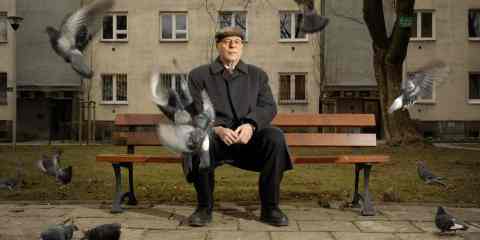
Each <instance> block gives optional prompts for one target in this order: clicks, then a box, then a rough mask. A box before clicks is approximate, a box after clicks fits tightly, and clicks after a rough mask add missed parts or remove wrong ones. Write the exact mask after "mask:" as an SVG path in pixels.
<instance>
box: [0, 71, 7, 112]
mask: <svg viewBox="0 0 480 240" xmlns="http://www.w3.org/2000/svg"><path fill="white" fill-rule="evenodd" d="M6 104H7V73H6V72H0V105H6Z"/></svg>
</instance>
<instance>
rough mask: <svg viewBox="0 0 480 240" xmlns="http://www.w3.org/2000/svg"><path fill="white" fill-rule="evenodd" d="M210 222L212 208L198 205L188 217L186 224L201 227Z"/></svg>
mask: <svg viewBox="0 0 480 240" xmlns="http://www.w3.org/2000/svg"><path fill="white" fill-rule="evenodd" d="M211 222H212V210H211V209H209V208H206V207H199V208H197V209H196V210H195V212H193V213H192V215H190V217H188V224H189V225H190V226H193V227H203V226H205V225H207V224H209V223H211Z"/></svg>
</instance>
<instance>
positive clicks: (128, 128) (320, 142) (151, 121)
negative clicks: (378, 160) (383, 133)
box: [113, 113, 376, 147]
mask: <svg viewBox="0 0 480 240" xmlns="http://www.w3.org/2000/svg"><path fill="white" fill-rule="evenodd" d="M160 122H165V123H168V122H169V121H168V120H167V119H166V118H165V117H164V116H163V115H162V114H117V116H116V119H115V127H116V131H115V132H114V134H113V140H114V142H115V144H117V145H130V146H135V145H136V146H156V145H161V143H160V141H159V140H158V137H157V132H156V126H157V124H158V123H160ZM272 125H274V126H278V127H287V128H288V129H289V130H287V132H286V133H285V137H286V139H287V143H288V145H289V146H296V147H317V146H327V147H328V146H332V147H374V146H376V134H375V133H360V131H356V132H354V133H344V132H343V133H342V132H338V133H320V132H318V131H315V132H311V131H310V132H305V131H304V130H301V129H305V127H317V128H318V127H335V128H347V127H348V128H352V127H354V128H363V127H373V126H375V115H373V114H351V113H346V114H317V113H279V114H277V116H276V117H275V119H274V120H273V122H272ZM292 127H293V129H291V128H292ZM295 131H296V132H295Z"/></svg>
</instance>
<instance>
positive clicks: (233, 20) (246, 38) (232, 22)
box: [217, 10, 248, 42]
mask: <svg viewBox="0 0 480 240" xmlns="http://www.w3.org/2000/svg"><path fill="white" fill-rule="evenodd" d="M221 13H231V14H232V17H231V18H230V27H235V25H233V24H234V22H235V16H236V15H238V14H239V13H244V14H245V36H244V37H245V39H243V42H248V11H241V10H229V11H225V10H223V11H218V13H217V14H218V15H217V27H218V28H220V15H221Z"/></svg>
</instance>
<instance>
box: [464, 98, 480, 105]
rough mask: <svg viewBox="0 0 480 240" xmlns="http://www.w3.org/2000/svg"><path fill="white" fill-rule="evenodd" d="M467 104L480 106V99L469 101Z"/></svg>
mask: <svg viewBox="0 0 480 240" xmlns="http://www.w3.org/2000/svg"><path fill="white" fill-rule="evenodd" d="M467 103H468V104H474V105H477V104H480V99H468V100H467Z"/></svg>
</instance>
